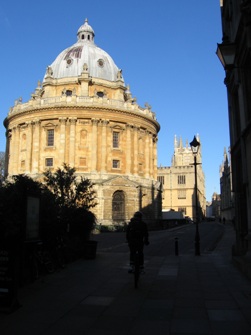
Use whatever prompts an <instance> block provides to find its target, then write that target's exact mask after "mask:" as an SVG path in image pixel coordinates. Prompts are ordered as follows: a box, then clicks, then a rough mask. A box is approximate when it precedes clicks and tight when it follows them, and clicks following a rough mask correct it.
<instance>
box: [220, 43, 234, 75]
mask: <svg viewBox="0 0 251 335" xmlns="http://www.w3.org/2000/svg"><path fill="white" fill-rule="evenodd" d="M235 50H236V45H235V44H234V43H221V44H217V50H216V55H217V56H218V58H219V60H220V62H221V64H222V65H223V67H224V69H225V70H227V69H231V68H233V67H234V61H235Z"/></svg>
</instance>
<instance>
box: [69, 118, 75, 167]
mask: <svg viewBox="0 0 251 335" xmlns="http://www.w3.org/2000/svg"><path fill="white" fill-rule="evenodd" d="M69 121H70V145H69V165H70V166H71V167H74V166H75V154H76V148H75V142H76V122H77V118H70V119H69Z"/></svg>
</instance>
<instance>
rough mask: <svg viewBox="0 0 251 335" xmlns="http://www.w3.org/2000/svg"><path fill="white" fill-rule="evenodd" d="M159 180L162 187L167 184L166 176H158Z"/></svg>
mask: <svg viewBox="0 0 251 335" xmlns="http://www.w3.org/2000/svg"><path fill="white" fill-rule="evenodd" d="M157 179H158V181H159V182H160V183H161V184H162V185H164V184H165V177H164V176H158V177H157Z"/></svg>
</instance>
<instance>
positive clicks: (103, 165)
mask: <svg viewBox="0 0 251 335" xmlns="http://www.w3.org/2000/svg"><path fill="white" fill-rule="evenodd" d="M101 123H102V139H101V141H102V142H101V172H106V170H107V168H106V164H107V125H108V123H109V121H108V120H101Z"/></svg>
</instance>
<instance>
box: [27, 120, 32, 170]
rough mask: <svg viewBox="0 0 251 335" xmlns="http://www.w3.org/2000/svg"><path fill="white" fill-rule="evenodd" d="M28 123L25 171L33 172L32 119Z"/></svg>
mask: <svg viewBox="0 0 251 335" xmlns="http://www.w3.org/2000/svg"><path fill="white" fill-rule="evenodd" d="M26 125H27V131H26V136H27V137H26V160H25V171H26V172H27V173H30V172H31V166H32V162H31V161H32V142H33V136H32V123H31V121H28V122H26Z"/></svg>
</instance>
